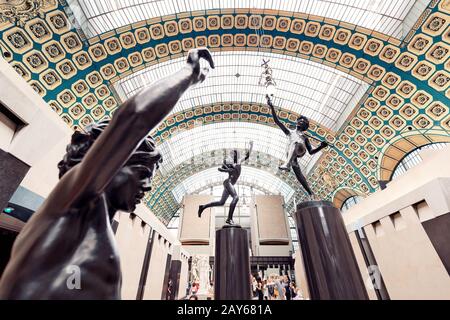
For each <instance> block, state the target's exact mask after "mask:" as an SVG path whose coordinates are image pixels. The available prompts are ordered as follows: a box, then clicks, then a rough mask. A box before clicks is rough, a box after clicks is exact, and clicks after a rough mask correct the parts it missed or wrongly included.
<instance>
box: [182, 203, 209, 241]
mask: <svg viewBox="0 0 450 320" xmlns="http://www.w3.org/2000/svg"><path fill="white" fill-rule="evenodd" d="M212 199H213V197H212V196H208V195H186V196H185V197H184V199H183V205H184V207H183V213H182V217H181V221H180V222H181V223H180V228H181V230H180V234H179V240H180V242H181V243H182V244H209V242H210V238H211V208H209V209H206V210H205V211H203V214H202V217H201V218H199V217H198V207H199V206H200V205H201V204H206V203H209V202H211V201H212Z"/></svg>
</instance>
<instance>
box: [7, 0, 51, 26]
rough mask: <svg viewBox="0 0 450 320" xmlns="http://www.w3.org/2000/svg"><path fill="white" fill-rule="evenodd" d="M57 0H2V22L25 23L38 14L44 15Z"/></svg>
mask: <svg viewBox="0 0 450 320" xmlns="http://www.w3.org/2000/svg"><path fill="white" fill-rule="evenodd" d="M56 1H57V0H0V23H5V22H9V23H17V24H19V25H20V26H23V25H24V23H25V22H26V21H28V20H30V19H33V18H34V17H36V16H41V17H42V16H43V14H44V12H45V11H46V8H48V7H53V6H55V5H56Z"/></svg>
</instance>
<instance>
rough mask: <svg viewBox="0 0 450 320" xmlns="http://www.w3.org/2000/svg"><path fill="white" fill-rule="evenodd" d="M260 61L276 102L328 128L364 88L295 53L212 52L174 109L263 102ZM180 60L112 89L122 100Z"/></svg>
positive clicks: (173, 69)
mask: <svg viewBox="0 0 450 320" xmlns="http://www.w3.org/2000/svg"><path fill="white" fill-rule="evenodd" d="M263 59H265V60H270V61H269V65H270V67H271V68H272V70H273V77H274V79H275V82H276V84H277V92H276V94H275V99H274V103H275V105H276V106H277V107H281V108H283V109H287V110H291V111H294V112H297V113H299V114H302V115H305V116H306V117H308V118H310V119H313V120H315V121H317V122H319V123H320V124H322V125H324V126H325V127H328V128H330V129H332V130H338V129H339V128H338V126H339V125H340V124H341V123H342V121H341V120H340V117H341V115H342V114H345V115H348V114H349V112H351V111H352V110H353V109H354V107H355V106H356V104H357V103H358V102H359V100H360V98H361V97H362V96H363V95H364V93H365V92H366V91H367V89H368V88H369V85H368V84H367V83H365V82H364V81H362V80H360V79H357V78H355V77H353V76H351V75H349V74H346V73H344V72H341V71H339V70H337V69H333V68H331V67H328V66H325V65H323V64H320V63H317V62H312V61H309V60H305V59H301V58H297V57H291V56H285V55H280V54H273V53H266V52H251V51H235V52H214V61H215V64H216V68H215V69H213V70H211V71H210V74H209V75H208V78H207V79H206V81H205V82H204V83H202V84H200V85H198V86H197V87H195V88H191V89H190V90H189V91H188V92H186V93H185V94H184V95H183V97H182V98H181V99H180V101H179V102H178V104H177V105H176V106H175V108H174V110H173V113H176V112H179V111H183V110H188V109H192V108H194V107H197V106H200V105H207V104H213V103H223V102H247V103H257V104H265V103H266V99H265V95H266V91H265V88H264V87H263V86H260V85H258V83H259V80H260V77H261V73H262V71H263V68H262V67H261V64H262V60H263ZM185 60H186V59H185V58H178V59H173V60H169V61H166V62H162V63H159V64H156V65H154V66H151V67H148V68H146V69H143V70H141V71H138V72H136V73H133V74H132V75H130V76H128V77H126V78H124V79H122V80H120V81H119V82H117V83H116V84H115V85H114V87H115V89H116V91H117V93H118V94H119V96H120V97H121V99H122V100H126V99H128V98H129V97H132V96H133V95H135V94H136V93H137V92H138V91H139V90H141V89H142V87H144V86H146V85H148V84H150V83H152V82H154V81H156V80H158V79H160V78H161V77H163V76H166V75H169V74H171V73H174V72H176V71H177V70H179V69H180V68H181V67H182V66H183V65H184V64H185ZM344 120H345V119H344Z"/></svg>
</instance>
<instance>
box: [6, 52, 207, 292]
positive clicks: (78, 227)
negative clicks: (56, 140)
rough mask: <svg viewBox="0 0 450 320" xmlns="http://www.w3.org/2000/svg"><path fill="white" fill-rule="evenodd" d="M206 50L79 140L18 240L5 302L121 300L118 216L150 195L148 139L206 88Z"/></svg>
mask: <svg viewBox="0 0 450 320" xmlns="http://www.w3.org/2000/svg"><path fill="white" fill-rule="evenodd" d="M202 58H203V59H206V60H207V61H208V62H209V65H210V66H211V67H212V68H214V62H213V60H212V57H211V54H210V53H209V51H208V50H207V49H203V48H202V49H194V50H191V51H190V52H189V54H188V58H187V64H186V65H185V66H184V67H183V68H182V69H181V70H179V71H178V72H176V73H174V74H173V75H170V76H168V77H165V78H163V79H161V80H159V81H157V82H155V83H153V84H151V85H150V86H148V87H146V88H144V89H143V90H142V91H140V92H139V93H138V94H136V95H135V96H134V97H132V98H131V99H129V100H128V101H126V102H125V103H124V104H123V105H122V106H120V108H119V109H118V110H117V112H116V113H115V115H114V117H113V118H112V120H111V121H110V123H109V124H107V123H105V122H102V123H100V124H97V125H93V126H92V127H90V128H88V129H87V132H86V133H79V132H75V133H74V134H73V136H72V141H71V144H70V145H69V146H68V147H67V154H66V156H65V157H64V160H63V161H61V162H60V164H59V169H60V176H61V179H60V181H59V182H58V183H57V185H56V186H55V188H54V189H53V191H52V192H51V193H50V195H49V196H48V197H47V199H46V201H45V202H44V203H43V204H42V206H41V207H40V208H39V209H38V211H37V212H36V213H35V214H34V215H33V216H32V217H31V219H30V220H29V221H28V223H27V224H26V225H25V226H24V228H23V230H22V232H21V233H20V234H19V236H18V237H17V240H16V242H15V243H14V246H13V250H12V253H11V259H10V261H9V264H8V265H7V267H6V269H5V272H4V274H3V277H2V278H1V281H0V299H119V298H120V289H121V271H120V263H119V257H118V251H117V248H116V244H115V241H114V234H113V232H112V229H111V225H110V222H111V219H112V217H113V216H114V214H115V212H116V211H117V210H122V211H128V212H133V211H134V209H135V206H136V204H137V203H139V201H140V200H141V199H142V197H143V195H144V192H145V191H148V190H149V183H150V180H151V178H152V176H153V173H154V171H155V170H156V168H157V167H158V162H159V161H160V158H161V156H160V154H159V153H158V151H157V150H156V149H155V144H154V142H153V141H152V140H151V138H146V137H147V135H148V134H149V132H150V131H151V130H152V129H153V128H154V127H155V126H156V125H157V124H158V123H159V122H160V121H162V120H163V119H164V117H165V116H166V115H167V114H168V113H169V112H170V111H171V110H172V109H173V107H174V106H175V104H176V103H177V101H178V100H179V99H180V97H181V96H182V94H183V93H184V92H185V91H186V90H187V89H188V88H189V87H190V86H192V85H194V84H196V83H200V82H202V81H203V80H204V79H205V77H206V74H207V69H201V68H200V60H201V59H202Z"/></svg>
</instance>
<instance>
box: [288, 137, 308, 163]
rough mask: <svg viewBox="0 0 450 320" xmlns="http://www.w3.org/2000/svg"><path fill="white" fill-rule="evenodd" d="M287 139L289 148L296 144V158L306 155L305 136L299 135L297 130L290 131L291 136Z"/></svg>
mask: <svg viewBox="0 0 450 320" xmlns="http://www.w3.org/2000/svg"><path fill="white" fill-rule="evenodd" d="M288 137H289V146H290V145H292V144H293V143H295V144H296V154H297V157H303V156H304V155H305V153H306V142H305V139H306V138H305V136H304V135H303V134H301V133H299V132H298V131H297V130H292V131H291V134H290V135H289V136H288ZM289 146H288V149H289Z"/></svg>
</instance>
